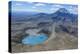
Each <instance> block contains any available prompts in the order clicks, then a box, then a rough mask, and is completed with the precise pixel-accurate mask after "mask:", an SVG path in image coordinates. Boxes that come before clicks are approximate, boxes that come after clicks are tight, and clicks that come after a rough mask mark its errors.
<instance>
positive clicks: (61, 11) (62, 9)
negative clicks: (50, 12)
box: [58, 8, 69, 13]
mask: <svg viewBox="0 0 80 54" xmlns="http://www.w3.org/2000/svg"><path fill="white" fill-rule="evenodd" d="M58 12H60V13H69V11H68V10H67V9H65V8H60V9H59V10H58Z"/></svg>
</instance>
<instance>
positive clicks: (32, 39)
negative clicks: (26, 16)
mask: <svg viewBox="0 0 80 54" xmlns="http://www.w3.org/2000/svg"><path fill="white" fill-rule="evenodd" d="M47 39H48V36H47V35H46V34H38V35H36V36H34V35H29V36H27V37H25V38H24V39H23V40H22V44H27V45H37V44H42V43H43V42H45V41H46V40H47Z"/></svg>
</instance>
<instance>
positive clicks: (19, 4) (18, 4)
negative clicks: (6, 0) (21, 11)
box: [14, 3, 23, 6]
mask: <svg viewBox="0 0 80 54" xmlns="http://www.w3.org/2000/svg"><path fill="white" fill-rule="evenodd" d="M14 5H17V6H21V5H23V4H22V3H16V4H14Z"/></svg>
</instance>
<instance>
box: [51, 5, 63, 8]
mask: <svg viewBox="0 0 80 54" xmlns="http://www.w3.org/2000/svg"><path fill="white" fill-rule="evenodd" d="M52 7H54V8H63V6H62V5H52Z"/></svg>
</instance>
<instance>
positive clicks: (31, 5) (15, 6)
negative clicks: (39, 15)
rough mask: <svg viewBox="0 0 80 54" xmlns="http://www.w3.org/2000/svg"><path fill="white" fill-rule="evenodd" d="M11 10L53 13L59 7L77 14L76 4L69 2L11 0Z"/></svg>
mask: <svg viewBox="0 0 80 54" xmlns="http://www.w3.org/2000/svg"><path fill="white" fill-rule="evenodd" d="M11 8H12V12H18V11H19V12H43V13H54V12H56V11H57V10H59V9H60V8H65V9H67V10H68V11H69V12H70V13H73V14H77V12H78V7H77V5H69V4H64V5H62V4H53V3H41V2H22V1H13V2H12V4H11Z"/></svg>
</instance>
